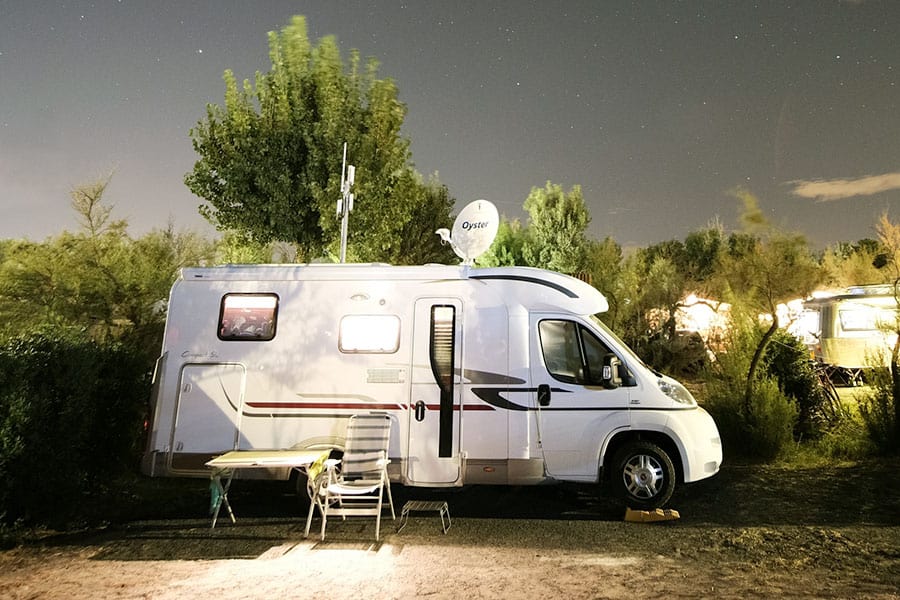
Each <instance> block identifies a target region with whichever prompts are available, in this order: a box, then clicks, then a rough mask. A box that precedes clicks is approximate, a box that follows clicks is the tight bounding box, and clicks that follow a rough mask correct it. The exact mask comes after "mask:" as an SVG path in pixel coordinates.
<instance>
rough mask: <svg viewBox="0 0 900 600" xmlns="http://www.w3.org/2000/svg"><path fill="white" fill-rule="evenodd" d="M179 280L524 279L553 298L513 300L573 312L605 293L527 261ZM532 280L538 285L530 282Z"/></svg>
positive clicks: (212, 274) (588, 309)
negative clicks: (488, 265)
mask: <svg viewBox="0 0 900 600" xmlns="http://www.w3.org/2000/svg"><path fill="white" fill-rule="evenodd" d="M181 279H182V280H184V281H201V280H202V281H423V282H425V281H436V280H445V281H462V280H477V281H483V282H485V283H487V282H492V283H494V282H495V285H496V287H498V288H507V287H511V286H519V285H528V286H531V288H530V289H541V290H544V291H545V292H547V293H548V294H550V295H551V296H552V297H554V298H556V299H555V300H552V301H551V300H548V299H547V298H544V297H543V296H544V294H541V298H535V299H534V300H535V302H529V301H527V300H526V299H524V298H519V301H520V302H522V303H523V304H524V305H529V306H530V307H532V308H535V307H537V308H541V307H542V306H543V305H546V306H547V307H550V306H554V305H559V304H565V305H566V308H567V310H570V311H572V312H574V313H577V314H596V313H601V312H606V311H607V310H608V309H609V304H608V303H607V301H606V298H605V297H604V296H603V294H601V293H600V292H599V291H597V289H596V288H594V287H592V286H591V285H589V284H587V283H585V282H583V281H581V280H579V279H576V278H574V277H570V276H568V275H563V274H561V273H556V272H553V271H546V270H544V269H535V268H532V267H495V268H484V269H479V268H474V267H468V266H465V265H423V266H392V265H387V264H383V263H367V264H361V263H352V264H303V265H286V264H279V265H275V264H269V265H221V266H216V267H194V268H184V269H182V271H181ZM534 286H539V287H538V288H535V287H534Z"/></svg>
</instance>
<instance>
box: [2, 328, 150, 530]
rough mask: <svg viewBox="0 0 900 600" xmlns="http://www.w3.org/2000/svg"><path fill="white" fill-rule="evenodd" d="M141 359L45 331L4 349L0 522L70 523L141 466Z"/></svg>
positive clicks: (144, 375) (77, 336) (113, 345)
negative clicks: (87, 503)
mask: <svg viewBox="0 0 900 600" xmlns="http://www.w3.org/2000/svg"><path fill="white" fill-rule="evenodd" d="M149 388H150V386H149V374H148V372H147V369H146V361H145V360H144V359H143V358H142V357H141V355H140V353H138V352H136V351H135V350H134V349H133V348H130V347H127V346H125V345H122V344H120V343H118V342H104V343H99V342H96V341H92V340H90V339H88V338H87V337H85V336H84V335H83V334H82V333H81V332H74V333H73V332H65V331H63V332H41V333H35V334H31V335H27V336H23V337H18V338H13V339H10V340H9V341H7V342H6V343H5V344H3V345H2V346H0V482H2V483H0V486H2V488H0V515H2V517H3V520H4V521H5V522H7V523H12V522H17V521H18V522H24V523H50V524H54V523H66V522H67V521H68V518H69V517H70V516H71V515H73V514H79V515H80V514H84V511H83V509H82V507H80V506H79V504H81V503H82V502H85V501H89V500H90V497H91V496H92V495H94V494H97V493H100V492H102V491H103V490H104V489H105V488H106V485H107V484H108V482H109V481H110V480H111V479H112V478H114V477H116V476H118V475H121V474H123V473H125V472H127V471H129V470H130V471H134V470H135V466H136V465H137V462H138V458H139V453H140V450H141V448H140V445H141V440H142V438H143V436H142V429H143V423H144V419H145V417H146V409H147V399H148V394H149Z"/></svg>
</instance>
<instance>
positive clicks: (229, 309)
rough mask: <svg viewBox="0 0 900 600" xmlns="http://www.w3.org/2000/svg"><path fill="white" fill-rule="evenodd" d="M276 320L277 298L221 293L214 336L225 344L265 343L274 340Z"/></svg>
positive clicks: (268, 295) (272, 295) (265, 295)
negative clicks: (239, 342)
mask: <svg viewBox="0 0 900 600" xmlns="http://www.w3.org/2000/svg"><path fill="white" fill-rule="evenodd" d="M277 320H278V296H277V295H275V294H225V295H224V296H222V305H221V307H220V309H219V325H218V336H219V339H220V340H223V341H229V342H230V341H245V342H246V341H253V342H267V341H269V340H271V339H272V338H274V337H275V324H276V322H277Z"/></svg>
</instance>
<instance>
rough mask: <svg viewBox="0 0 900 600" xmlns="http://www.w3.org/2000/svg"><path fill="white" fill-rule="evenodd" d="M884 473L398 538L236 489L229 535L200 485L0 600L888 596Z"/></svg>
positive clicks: (495, 511)
mask: <svg viewBox="0 0 900 600" xmlns="http://www.w3.org/2000/svg"><path fill="white" fill-rule="evenodd" d="M898 467H900V461H896V460H895V461H889V462H883V463H877V464H867V465H853V466H847V467H833V468H827V469H797V468H778V467H761V466H726V468H725V469H723V471H722V473H720V474H719V475H717V476H716V477H715V478H713V479H711V480H709V481H706V482H701V483H699V484H695V485H693V486H688V487H686V488H684V489H683V491H682V492H680V493H678V494H677V495H676V497H675V499H673V502H672V503H671V505H672V506H673V507H674V508H677V509H678V510H679V511H680V513H681V516H682V518H681V519H680V520H678V521H675V522H668V523H656V524H635V523H625V522H624V521H623V520H622V517H623V515H624V511H623V510H622V509H621V508H620V507H618V506H617V505H616V504H614V503H612V502H610V501H609V500H608V499H605V498H603V497H600V498H597V497H596V496H595V495H594V494H593V491H594V490H592V489H590V488H586V487H573V486H559V487H540V488H490V487H488V488H472V489H468V490H461V491H459V490H458V491H455V492H444V493H426V492H423V491H422V490H411V489H403V488H402V487H399V486H398V487H395V501H396V503H397V506H398V508H399V506H400V505H402V503H403V502H404V501H405V500H406V499H409V498H417V499H420V498H424V497H428V498H440V499H444V500H447V501H448V502H449V505H450V511H451V517H452V519H453V521H452V523H453V524H452V527H451V528H450V531H449V532H448V533H447V534H446V535H444V534H443V533H442V532H441V527H440V519H439V518H438V517H437V515H434V516H429V515H416V516H414V517H412V518H411V519H410V521H409V525H408V526H407V527H406V528H404V529H403V531H402V532H400V533H396V532H395V529H394V527H393V526H392V525H393V524H392V523H391V522H390V521H386V522H385V523H384V524H383V528H382V532H383V537H382V541H381V542H379V543H375V542H374V539H373V538H374V529H373V524H372V523H371V522H370V521H366V520H348V521H347V522H343V523H342V522H335V523H333V524H332V523H329V528H328V535H327V539H326V541H325V542H320V541H318V540H317V539H308V540H307V539H304V538H303V522H302V519H301V518H298V517H299V514H300V511H299V510H298V507H297V505H296V500H295V499H294V498H292V497H291V496H290V495H289V494H288V493H286V492H285V491H284V490H283V489H281V488H274V487H271V486H268V487H267V486H264V485H259V484H254V485H251V484H249V483H247V484H244V485H239V486H238V485H237V484H236V488H235V489H234V491H233V493H232V503H233V505H234V507H235V511H236V512H237V514H238V521H237V524H235V525H231V524H228V523H226V524H224V525H221V526H219V527H217V528H216V529H214V530H210V529H209V522H208V521H207V520H206V519H205V515H204V508H205V504H206V501H207V498H206V495H205V494H206V490H205V487H204V486H203V483H202V482H198V483H197V484H196V486H194V487H186V488H183V491H184V493H187V494H188V498H187V500H188V501H187V502H186V501H185V497H184V496H183V495H182V497H180V498H178V499H177V500H178V502H177V504H178V505H182V506H186V507H187V508H186V509H185V510H184V514H181V515H174V516H173V515H171V514H167V513H165V510H163V509H162V508H161V513H162V514H163V515H164V516H165V517H166V518H159V519H145V520H141V521H129V522H125V523H122V524H119V525H116V526H110V527H108V528H106V529H104V530H99V531H91V532H84V533H81V534H77V535H76V534H69V535H62V534H57V535H50V536H46V537H44V538H42V539H39V540H32V541H30V542H28V543H25V544H23V545H21V546H20V547H17V548H15V549H13V550H9V551H6V552H3V553H2V554H0V597H4V598H17V599H18V598H66V599H73V598H183V597H189V596H193V597H213V596H214V597H217V598H224V599H228V598H276V597H298V596H304V597H314V596H320V595H322V596H327V597H330V598H359V597H362V596H364V597H367V598H409V597H413V596H415V597H419V596H424V597H433V598H459V597H466V596H467V597H471V598H532V597H559V598H635V597H637V598H646V597H661V596H663V595H665V596H669V597H675V598H695V597H698V596H699V597H717V598H748V597H758V598H771V597H776V596H780V597H787V598H883V599H886V598H900V594H898V590H900V478H898V477H897V476H896V473H897V472H898Z"/></svg>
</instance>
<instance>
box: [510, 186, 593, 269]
mask: <svg viewBox="0 0 900 600" xmlns="http://www.w3.org/2000/svg"><path fill="white" fill-rule="evenodd" d="M524 207H525V211H526V212H527V213H528V216H529V219H528V234H527V235H526V236H525V239H524V241H523V244H522V258H523V259H524V260H525V262H526V264H528V265H529V266H532V267H541V268H544V269H550V270H552V271H559V272H560V273H567V274H569V275H577V274H580V273H581V272H582V271H584V269H585V266H586V260H585V254H586V246H587V239H586V237H585V230H586V229H587V226H588V223H590V221H591V217H590V214H589V213H588V211H587V207H585V205H584V198H583V197H582V195H581V186H578V185H576V186H573V187H572V189H571V190H570V191H569V192H565V191H564V190H563V188H562V186H559V185H556V184H553V183H551V182H549V181H548V182H547V183H546V185H545V186H544V187H543V189H542V188H538V187H535V188H532V190H531V193H530V194H528V198H526V199H525V205H524Z"/></svg>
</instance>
